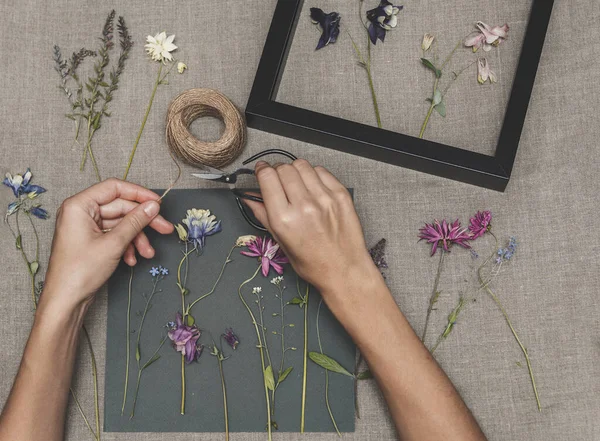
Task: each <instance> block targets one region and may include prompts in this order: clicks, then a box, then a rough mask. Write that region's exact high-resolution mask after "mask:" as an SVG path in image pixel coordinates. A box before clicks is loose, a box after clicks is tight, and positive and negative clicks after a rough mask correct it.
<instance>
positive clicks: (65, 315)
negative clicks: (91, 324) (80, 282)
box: [35, 285, 91, 329]
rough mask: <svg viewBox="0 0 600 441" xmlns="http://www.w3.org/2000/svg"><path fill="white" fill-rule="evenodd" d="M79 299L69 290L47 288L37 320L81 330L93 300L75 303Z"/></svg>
mask: <svg viewBox="0 0 600 441" xmlns="http://www.w3.org/2000/svg"><path fill="white" fill-rule="evenodd" d="M77 298H78V297H77V296H76V295H75V293H69V292H67V290H58V289H55V288H54V287H53V286H48V285H47V286H45V287H44V290H43V291H42V294H41V295H40V300H39V302H38V306H37V309H36V313H35V320H36V322H37V321H43V322H44V323H55V324H59V325H61V326H69V327H71V326H73V327H75V328H77V329H79V328H81V325H82V324H83V318H84V317H85V315H86V313H87V310H88V308H89V306H90V303H91V300H85V301H73V299H77Z"/></svg>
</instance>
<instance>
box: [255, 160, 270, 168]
mask: <svg viewBox="0 0 600 441" xmlns="http://www.w3.org/2000/svg"><path fill="white" fill-rule="evenodd" d="M267 165H269V164H267V163H266V162H265V161H258V162H257V163H256V168H261V167H264V166H267Z"/></svg>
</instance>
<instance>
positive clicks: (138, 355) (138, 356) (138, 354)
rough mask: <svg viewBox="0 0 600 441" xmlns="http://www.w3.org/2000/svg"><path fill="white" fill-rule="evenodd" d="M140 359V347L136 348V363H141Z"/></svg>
mask: <svg viewBox="0 0 600 441" xmlns="http://www.w3.org/2000/svg"><path fill="white" fill-rule="evenodd" d="M140 358H142V355H141V354H140V347H139V346H138V347H137V348H135V361H140Z"/></svg>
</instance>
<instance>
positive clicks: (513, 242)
mask: <svg viewBox="0 0 600 441" xmlns="http://www.w3.org/2000/svg"><path fill="white" fill-rule="evenodd" d="M516 251H517V239H516V238H515V237H514V236H513V237H511V238H510V239H509V241H508V245H507V246H506V248H499V249H498V257H497V258H496V263H498V264H500V263H502V262H504V261H507V260H510V259H512V257H513V256H514V255H515V252H516Z"/></svg>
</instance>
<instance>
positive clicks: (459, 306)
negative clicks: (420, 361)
mask: <svg viewBox="0 0 600 441" xmlns="http://www.w3.org/2000/svg"><path fill="white" fill-rule="evenodd" d="M465 304H466V299H465V298H464V297H462V296H461V297H460V298H459V299H458V304H457V305H456V307H455V308H454V309H453V310H452V312H451V313H450V315H449V316H448V324H447V325H446V328H445V329H444V331H443V332H442V333H441V334H440V336H439V337H438V339H437V341H436V342H435V344H434V345H433V347H432V348H431V350H430V352H431V354H432V355H433V353H434V352H435V350H436V349H437V348H438V346H439V345H440V343H441V342H442V341H444V340H445V339H446V338H447V337H448V335H450V333H451V332H452V330H453V329H454V325H455V324H456V319H457V318H458V315H459V314H460V312H461V311H462V309H463V308H464V306H465Z"/></svg>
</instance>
